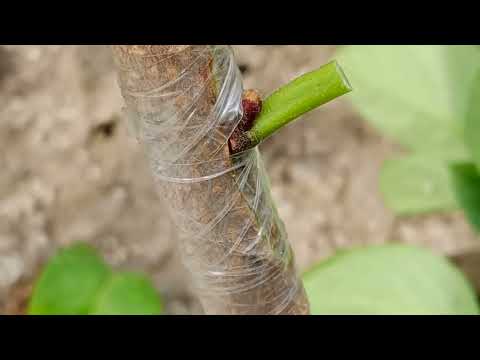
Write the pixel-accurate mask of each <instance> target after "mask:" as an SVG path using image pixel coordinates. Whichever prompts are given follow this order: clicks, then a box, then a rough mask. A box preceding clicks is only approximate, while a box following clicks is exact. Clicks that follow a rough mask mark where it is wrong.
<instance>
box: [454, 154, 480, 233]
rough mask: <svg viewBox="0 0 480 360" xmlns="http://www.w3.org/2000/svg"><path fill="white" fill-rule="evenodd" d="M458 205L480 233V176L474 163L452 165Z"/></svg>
mask: <svg viewBox="0 0 480 360" xmlns="http://www.w3.org/2000/svg"><path fill="white" fill-rule="evenodd" d="M450 168H451V171H452V175H453V176H452V179H453V181H452V182H453V184H454V189H455V194H456V196H457V201H458V203H459V204H460V205H461V206H462V208H463V210H464V212H465V216H466V218H467V219H468V221H469V222H470V224H472V226H473V227H474V229H475V230H476V231H478V232H480V174H479V173H478V170H477V168H476V167H475V165H474V164H473V163H457V164H452V165H451V167H450Z"/></svg>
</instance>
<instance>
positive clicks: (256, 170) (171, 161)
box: [113, 45, 309, 314]
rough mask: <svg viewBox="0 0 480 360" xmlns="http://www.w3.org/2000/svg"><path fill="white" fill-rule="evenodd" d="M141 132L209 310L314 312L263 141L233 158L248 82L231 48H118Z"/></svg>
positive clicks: (130, 109) (131, 112)
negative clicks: (273, 191)
mask: <svg viewBox="0 0 480 360" xmlns="http://www.w3.org/2000/svg"><path fill="white" fill-rule="evenodd" d="M113 52H114V58H115V60H116V64H117V68H118V73H119V84H120V87H121V91H122V95H123V97H124V99H125V102H126V111H127V113H128V118H129V121H130V124H131V128H132V130H133V131H134V134H135V136H136V137H137V138H138V140H139V141H140V142H141V143H142V144H143V145H144V147H145V152H146V154H147V157H148V159H149V163H150V166H151V169H152V172H153V176H154V179H155V180H156V183H157V185H158V189H159V192H160V193H161V195H162V196H163V197H164V198H165V199H166V202H167V204H168V205H169V207H170V210H171V214H172V218H173V220H174V221H175V223H176V225H177V227H178V231H179V234H180V239H181V241H180V247H181V253H182V257H183V260H184V263H185V266H186V267H187V268H188V269H189V271H190V272H191V275H192V278H193V282H194V285H195V288H196V290H197V294H198V296H199V299H200V301H201V302H202V305H203V307H204V309H205V312H206V313H207V314H307V313H308V311H309V310H308V302H307V300H306V296H305V292H304V289H303V285H302V283H301V280H300V279H299V278H298V276H297V273H296V270H295V264H294V257H293V253H292V249H291V247H290V245H289V243H288V241H287V235H286V232H285V229H284V225H283V223H282V222H281V220H280V218H279V217H278V214H277V211H276V209H275V206H274V203H273V201H272V199H271V196H270V190H269V184H268V178H267V176H266V172H265V169H264V167H263V164H262V161H261V158H260V155H259V152H258V149H256V148H254V149H251V150H248V151H245V152H243V153H240V154H237V155H235V156H231V155H230V153H229V148H228V138H229V136H230V134H231V133H232V132H233V130H234V129H235V127H236V125H237V124H238V122H239V121H240V119H241V116H242V108H241V96H242V91H243V88H242V81H241V75H240V73H239V71H238V67H237V65H236V63H235V60H234V57H233V53H232V51H231V49H230V47H228V46H212V45H202V46H194V45H159V46H153V45H151V46H143V45H142V46H141V45H138V46H126V45H125V46H114V47H113Z"/></svg>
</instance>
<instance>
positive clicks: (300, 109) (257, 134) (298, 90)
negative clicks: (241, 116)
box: [246, 61, 352, 145]
mask: <svg viewBox="0 0 480 360" xmlns="http://www.w3.org/2000/svg"><path fill="white" fill-rule="evenodd" d="M351 90H352V88H351V86H350V83H349V82H348V80H347V78H346V76H345V74H344V73H343V70H342V69H341V67H340V65H339V64H338V63H337V62H336V61H332V62H330V63H328V64H326V65H323V66H322V67H320V68H319V69H317V70H314V71H312V72H309V73H306V74H304V75H302V76H300V77H298V78H296V79H295V80H293V81H291V82H290V83H288V84H287V85H285V86H283V87H281V88H279V89H278V90H276V91H275V92H274V93H272V94H271V95H270V96H269V97H267V98H266V99H265V100H264V102H263V105H262V111H261V112H260V114H259V115H258V116H257V118H256V119H255V123H254V125H253V126H252V128H251V129H250V130H249V131H248V132H247V134H246V135H247V136H248V137H249V138H250V140H251V141H252V143H253V144H255V145H256V144H259V143H260V142H262V141H263V140H265V139H266V138H267V137H269V136H270V135H272V134H273V133H274V132H276V131H277V130H278V129H280V128H282V127H283V126H285V125H287V124H288V123H290V122H292V121H293V120H295V119H297V118H298V117H299V116H300V115H302V114H304V113H306V112H308V111H310V110H313V109H315V108H316V107H318V106H320V105H323V104H325V103H327V102H329V101H331V100H333V99H335V98H337V97H339V96H341V95H344V94H346V93H348V92H350V91H351Z"/></svg>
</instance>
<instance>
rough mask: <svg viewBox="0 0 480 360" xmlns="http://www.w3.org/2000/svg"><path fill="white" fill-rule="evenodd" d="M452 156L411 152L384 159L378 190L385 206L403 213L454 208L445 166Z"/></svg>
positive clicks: (454, 199) (454, 203)
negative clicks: (402, 155) (410, 153)
mask: <svg viewBox="0 0 480 360" xmlns="http://www.w3.org/2000/svg"><path fill="white" fill-rule="evenodd" d="M444 158H446V159H447V160H444ZM455 158H456V157H454V156H451V157H450V158H449V156H448V155H442V156H440V159H439V158H437V157H436V156H435V155H433V154H415V155H411V156H405V157H401V158H395V159H390V160H387V161H385V163H384V164H383V168H382V170H381V173H380V192H381V193H382V195H383V198H384V200H385V203H386V205H387V206H388V207H389V208H391V209H392V210H393V211H395V212H396V213H398V214H403V215H412V214H418V213H422V212H428V211H437V210H451V209H455V208H456V207H457V202H456V198H455V193H454V191H453V188H452V183H451V174H450V171H449V167H448V166H449V161H452V160H453V159H455ZM458 158H461V157H458Z"/></svg>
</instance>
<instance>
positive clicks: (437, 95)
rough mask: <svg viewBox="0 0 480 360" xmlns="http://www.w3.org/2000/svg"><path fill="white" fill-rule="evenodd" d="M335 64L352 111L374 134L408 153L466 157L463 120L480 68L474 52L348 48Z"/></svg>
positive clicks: (479, 58)
mask: <svg viewBox="0 0 480 360" xmlns="http://www.w3.org/2000/svg"><path fill="white" fill-rule="evenodd" d="M337 58H338V61H339V62H340V63H341V64H342V66H343V68H344V70H345V72H346V73H347V74H348V75H349V80H350V83H351V84H352V87H353V88H354V89H355V91H354V92H352V93H351V94H350V95H348V96H349V98H350V99H351V101H352V103H353V105H354V106H355V107H356V108H357V109H358V111H359V112H360V113H361V114H362V115H363V117H364V118H365V119H366V120H367V121H369V122H370V123H371V124H372V125H373V126H374V127H375V128H377V129H378V130H380V131H381V132H383V133H384V134H385V135H386V136H388V137H390V138H391V139H392V140H394V141H397V142H398V143H399V144H402V145H404V146H406V147H407V148H410V149H412V150H424V149H431V150H432V149H450V150H454V151H456V152H466V149H465V144H464V141H463V116H464V113H465V110H466V101H467V99H468V94H469V93H470V89H471V84H472V80H473V78H474V76H475V73H476V71H477V70H478V69H479V68H480V51H479V49H478V48H477V47H475V46H424V45H422V46H418V45H417V46H410V45H409V46H399V45H394V46H385V45H382V46H347V47H345V48H343V49H341V51H340V52H339V53H338V56H337Z"/></svg>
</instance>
